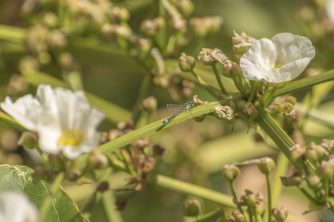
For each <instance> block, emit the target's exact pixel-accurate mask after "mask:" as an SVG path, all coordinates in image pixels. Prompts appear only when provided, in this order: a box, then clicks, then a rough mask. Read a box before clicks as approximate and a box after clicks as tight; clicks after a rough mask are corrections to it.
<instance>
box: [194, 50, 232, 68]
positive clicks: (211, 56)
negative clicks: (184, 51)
mask: <svg viewBox="0 0 334 222" xmlns="http://www.w3.org/2000/svg"><path fill="white" fill-rule="evenodd" d="M226 59H227V57H226V56H225V54H224V53H223V52H222V51H221V50H220V49H217V48H215V49H209V48H202V49H201V51H200V52H199V54H198V60H199V61H201V62H202V63H203V64H204V65H213V64H215V63H217V62H220V63H224V61H225V60H226Z"/></svg>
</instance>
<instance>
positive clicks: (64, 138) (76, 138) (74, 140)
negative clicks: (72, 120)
mask: <svg viewBox="0 0 334 222" xmlns="http://www.w3.org/2000/svg"><path fill="white" fill-rule="evenodd" d="M83 138H84V135H83V133H82V132H81V131H80V130H64V131H63V132H62V134H61V135H60V137H59V139H58V145H59V146H60V147H65V146H74V147H75V146H78V145H80V143H81V142H82V141H83Z"/></svg>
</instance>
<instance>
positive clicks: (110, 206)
mask: <svg viewBox="0 0 334 222" xmlns="http://www.w3.org/2000/svg"><path fill="white" fill-rule="evenodd" d="M102 201H103V206H104V210H105V212H106V214H107V218H108V221H109V222H122V221H123V220H122V217H121V215H120V213H119V212H118V211H117V207H116V205H115V197H114V194H113V192H112V191H111V190H109V191H106V192H104V193H103V195H102Z"/></svg>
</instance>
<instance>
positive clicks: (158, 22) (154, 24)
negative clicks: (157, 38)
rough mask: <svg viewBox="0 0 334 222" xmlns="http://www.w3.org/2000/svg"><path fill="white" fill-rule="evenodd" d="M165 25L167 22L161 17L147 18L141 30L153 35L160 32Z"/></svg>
mask: <svg viewBox="0 0 334 222" xmlns="http://www.w3.org/2000/svg"><path fill="white" fill-rule="evenodd" d="M164 25H165V22H164V20H163V19H161V18H155V19H150V20H145V21H144V22H143V23H142V24H141V30H142V31H143V33H144V34H146V35H148V36H153V35H156V34H157V33H158V31H159V30H160V29H161V28H162V27H163V26H164Z"/></svg>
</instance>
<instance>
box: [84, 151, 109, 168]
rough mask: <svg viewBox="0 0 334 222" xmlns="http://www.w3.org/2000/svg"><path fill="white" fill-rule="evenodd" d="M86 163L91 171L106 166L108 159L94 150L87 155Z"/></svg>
mask: <svg viewBox="0 0 334 222" xmlns="http://www.w3.org/2000/svg"><path fill="white" fill-rule="evenodd" d="M87 162H88V164H89V166H91V167H92V168H93V169H103V168H105V167H107V166H108V158H107V157H106V156H105V155H103V154H101V153H100V152H98V151H96V150H93V151H92V152H91V153H90V154H89V156H88V160H87Z"/></svg>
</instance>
